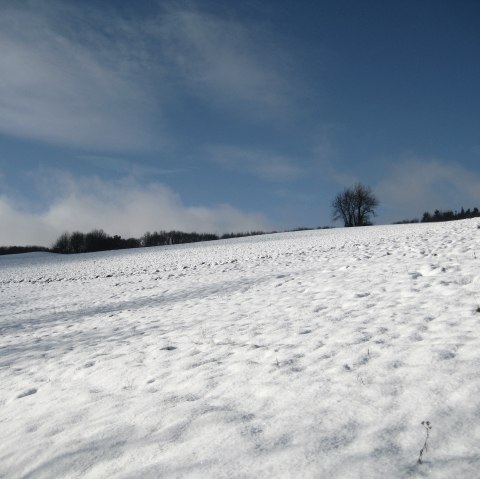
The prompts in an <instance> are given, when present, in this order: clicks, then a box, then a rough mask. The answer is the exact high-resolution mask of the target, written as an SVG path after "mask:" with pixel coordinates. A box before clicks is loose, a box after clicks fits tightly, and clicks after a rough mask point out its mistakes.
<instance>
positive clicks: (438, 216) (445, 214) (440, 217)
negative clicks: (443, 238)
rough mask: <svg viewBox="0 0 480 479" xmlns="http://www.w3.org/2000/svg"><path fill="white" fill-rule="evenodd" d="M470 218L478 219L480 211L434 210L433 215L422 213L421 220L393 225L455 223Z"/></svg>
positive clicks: (475, 209) (426, 212)
mask: <svg viewBox="0 0 480 479" xmlns="http://www.w3.org/2000/svg"><path fill="white" fill-rule="evenodd" d="M470 218H480V211H479V210H478V208H476V207H475V208H473V209H470V208H468V209H467V210H465V209H464V208H463V207H462V209H461V210H460V211H452V210H445V211H442V210H435V211H434V212H433V213H430V212H428V211H425V213H423V216H422V219H421V220H419V219H418V218H416V219H413V220H403V221H397V222H395V223H394V224H407V223H436V222H440V221H455V220H467V219H470Z"/></svg>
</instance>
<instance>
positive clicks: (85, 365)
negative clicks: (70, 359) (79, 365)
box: [83, 361, 95, 368]
mask: <svg viewBox="0 0 480 479" xmlns="http://www.w3.org/2000/svg"><path fill="white" fill-rule="evenodd" d="M94 365H95V361H88V363H85V364H84V366H83V367H84V368H91V367H92V366H94Z"/></svg>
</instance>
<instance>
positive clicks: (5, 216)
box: [0, 174, 272, 246]
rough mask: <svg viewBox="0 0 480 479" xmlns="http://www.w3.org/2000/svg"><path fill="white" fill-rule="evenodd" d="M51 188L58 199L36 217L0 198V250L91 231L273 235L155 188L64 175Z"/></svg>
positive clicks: (247, 217)
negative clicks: (65, 232)
mask: <svg viewBox="0 0 480 479" xmlns="http://www.w3.org/2000/svg"><path fill="white" fill-rule="evenodd" d="M50 182H51V184H50V188H51V189H52V190H59V194H58V196H56V197H55V198H54V199H53V200H52V201H51V202H50V204H49V205H48V207H47V208H46V209H45V210H44V211H43V212H40V213H32V212H28V211H22V210H19V209H18V208H17V207H16V206H15V203H14V202H13V201H12V200H11V199H10V198H8V197H7V196H0V223H1V224H2V228H1V230H0V245H26V244H37V245H45V246H50V245H51V244H52V242H53V241H54V240H55V239H56V238H57V237H58V236H59V235H60V234H61V233H62V232H64V231H74V230H80V231H84V232H87V231H90V230H92V229H95V228H102V229H104V230H105V231H106V232H107V233H109V234H112V235H113V234H120V235H121V236H124V237H130V236H134V237H139V236H141V235H142V234H143V233H145V232H146V231H153V230H161V229H163V230H171V229H177V230H182V231H187V232H191V231H196V232H213V233H225V232H231V231H252V230H270V229H272V225H271V224H269V222H268V221H267V220H266V219H265V217H264V216H263V215H261V214H259V213H254V212H245V211H242V210H239V209H237V208H234V207H232V206H230V205H228V204H219V205H216V206H213V207H206V206H201V205H196V206H187V205H185V204H184V203H183V202H182V200H181V198H180V196H179V195H178V194H176V193H175V192H173V191H172V190H171V189H170V188H168V187H167V186H165V185H162V184H159V183H150V184H147V185H143V184H140V183H138V182H137V181H136V180H134V179H130V178H125V179H122V180H118V181H105V180H101V179H99V178H93V177H88V178H81V179H74V178H73V177H71V176H69V175H65V174H61V175H57V176H56V177H55V179H54V180H50ZM59 185H60V186H59Z"/></svg>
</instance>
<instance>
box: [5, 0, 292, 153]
mask: <svg viewBox="0 0 480 479" xmlns="http://www.w3.org/2000/svg"><path fill="white" fill-rule="evenodd" d="M112 5H113V7H106V6H102V8H101V9H100V8H98V7H95V6H94V5H93V6H90V7H89V6H86V5H83V4H82V5H81V6H80V5H77V4H75V3H64V2H59V1H55V0H51V1H48V0H47V1H45V2H37V1H34V0H30V1H28V0H27V1H26V2H20V3H19V2H7V3H6V4H5V5H4V6H2V15H1V16H0V133H4V134H8V135H14V136H17V137H23V138H30V139H35V140H41V141H46V142H52V143H56V144H64V145H69V146H76V147H83V148H87V149H92V148H93V149H103V150H117V151H122V150H132V149H134V150H141V149H145V148H157V147H159V146H160V145H164V144H165V143H166V144H170V142H171V141H174V140H175V139H174V138H173V137H175V136H176V135H178V134H179V132H178V131H174V130H173V131H172V130H170V131H168V127H169V114H168V112H169V111H170V112H171V111H172V108H174V107H172V105H174V104H175V103H176V102H177V101H184V99H185V98H187V97H188V96H189V95H190V97H192V96H193V97H195V98H196V101H197V102H198V103H197V104H201V105H203V108H211V107H212V106H216V107H217V108H218V107H221V108H224V107H227V109H228V111H229V112H230V113H232V112H233V113H234V114H235V113H241V114H245V113H246V114H249V115H250V117H249V118H251V119H258V118H260V117H263V116H264V115H271V114H272V113H275V114H278V113H279V109H282V108H285V107H286V105H288V104H289V102H290V99H291V97H292V96H293V92H292V88H291V87H290V85H291V83H292V82H291V81H289V80H290V79H291V75H292V71H293V69H292V68H291V67H290V66H288V64H289V60H288V55H287V54H286V53H284V51H283V50H282V49H281V48H279V47H278V45H276V44H275V41H274V40H273V36H272V35H270V36H269V34H268V33H266V32H263V31H262V30H261V29H260V28H258V27H256V26H255V25H253V24H251V23H250V24H249V25H246V24H243V23H241V22H240V21H238V20H234V19H232V18H227V17H226V15H224V16H221V15H220V14H218V13H215V14H212V13H206V12H205V11H202V10H201V9H200V8H192V7H191V6H185V4H179V3H173V2H165V3H162V4H159V5H161V6H160V7H159V8H158V10H156V11H155V10H153V11H152V15H151V16H149V17H146V16H142V15H141V14H138V15H137V16H135V15H133V16H131V17H129V18H128V19H127V18H126V17H124V16H122V15H121V14H120V13H119V11H120V10H115V8H114V4H112ZM189 5H190V4H189ZM200 6H201V4H200ZM286 65H287V66H286ZM167 131H168V133H167Z"/></svg>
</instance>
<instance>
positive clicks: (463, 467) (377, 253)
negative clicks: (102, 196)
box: [0, 220, 480, 479]
mask: <svg viewBox="0 0 480 479" xmlns="http://www.w3.org/2000/svg"><path fill="white" fill-rule="evenodd" d="M479 223H480V221H478V220H466V221H460V222H451V223H437V224H427V225H425V224H419V225H399V226H382V227H369V228H355V229H336V230H322V231H308V232H299V233H289V234H277V235H268V236H257V237H253V238H244V239H237V240H229V241H218V242H211V243H203V244H195V245H184V246H179V247H166V248H148V249H141V250H131V251H122V252H109V253H96V254H85V255H76V256H56V255H49V254H33V255H32V254H30V255H18V256H9V257H0V333H1V337H0V388H1V389H0V477H1V478H9V479H10V478H60V477H61V478H63V477H72V478H73V477H75V478H121V479H126V478H163V477H167V478H169V477H172V478H174V477H179V478H181V477H195V478H196V477H202V478H203V477H205V478H249V477H255V478H283V477H286V478H289V477H292V478H293V477H295V478H297V477H305V478H335V477H338V478H377V477H378V478H404V477H432V478H433V477H434V478H452V477H456V478H478V477H480V327H479V326H480V312H477V308H480V229H478V227H477V226H478V224H479ZM425 420H428V421H430V422H431V424H432V426H433V428H432V430H431V431H430V436H429V439H428V450H427V451H426V452H424V454H423V459H424V461H423V463H422V464H417V459H418V456H419V451H420V449H421V448H422V446H423V444H424V441H425V437H426V431H425V429H424V427H423V426H422V424H421V422H422V421H425Z"/></svg>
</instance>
